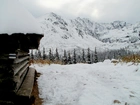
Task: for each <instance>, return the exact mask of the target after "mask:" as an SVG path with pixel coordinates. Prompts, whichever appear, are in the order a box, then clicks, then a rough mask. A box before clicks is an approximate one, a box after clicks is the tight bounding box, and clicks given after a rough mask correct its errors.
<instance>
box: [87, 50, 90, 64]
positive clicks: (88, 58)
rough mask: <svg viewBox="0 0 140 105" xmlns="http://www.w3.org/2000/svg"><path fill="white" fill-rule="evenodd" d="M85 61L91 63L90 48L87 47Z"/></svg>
mask: <svg viewBox="0 0 140 105" xmlns="http://www.w3.org/2000/svg"><path fill="white" fill-rule="evenodd" d="M87 63H88V64H91V59H90V49H89V48H88V52H87Z"/></svg>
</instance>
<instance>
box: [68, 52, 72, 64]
mask: <svg viewBox="0 0 140 105" xmlns="http://www.w3.org/2000/svg"><path fill="white" fill-rule="evenodd" d="M68 64H72V62H71V55H70V52H69V53H68Z"/></svg>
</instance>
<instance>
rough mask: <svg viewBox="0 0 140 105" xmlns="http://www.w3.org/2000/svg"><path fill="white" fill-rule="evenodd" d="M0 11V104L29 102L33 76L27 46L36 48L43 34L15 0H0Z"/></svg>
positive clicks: (30, 16) (23, 104)
mask: <svg viewBox="0 0 140 105" xmlns="http://www.w3.org/2000/svg"><path fill="white" fill-rule="evenodd" d="M0 14H1V16H0V105H28V104H30V102H29V101H30V98H31V92H32V88H33V83H34V77H35V70H34V69H33V68H29V49H38V47H39V43H40V40H41V38H42V37H43V34H42V31H41V28H40V26H39V23H38V22H37V21H36V19H35V18H34V17H33V16H32V15H31V14H30V13H29V12H28V11H27V10H26V9H25V8H24V7H23V6H22V5H21V4H20V3H19V1H17V0H2V1H0ZM19 100H20V101H19ZM19 102H20V103H19Z"/></svg>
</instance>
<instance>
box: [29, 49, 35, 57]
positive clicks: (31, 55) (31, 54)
mask: <svg viewBox="0 0 140 105" xmlns="http://www.w3.org/2000/svg"><path fill="white" fill-rule="evenodd" d="M30 58H31V59H34V55H33V49H31V53H30Z"/></svg>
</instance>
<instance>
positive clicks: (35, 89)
mask: <svg viewBox="0 0 140 105" xmlns="http://www.w3.org/2000/svg"><path fill="white" fill-rule="evenodd" d="M40 75H41V74H40V73H36V77H35V83H34V87H33V91H32V98H33V99H32V101H33V102H32V105H42V99H41V98H40V97H39V90H38V84H37V78H38V77H39V76H40Z"/></svg>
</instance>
